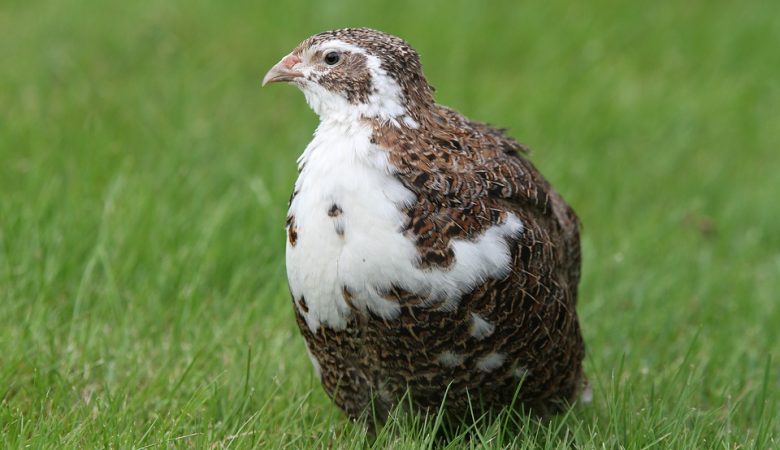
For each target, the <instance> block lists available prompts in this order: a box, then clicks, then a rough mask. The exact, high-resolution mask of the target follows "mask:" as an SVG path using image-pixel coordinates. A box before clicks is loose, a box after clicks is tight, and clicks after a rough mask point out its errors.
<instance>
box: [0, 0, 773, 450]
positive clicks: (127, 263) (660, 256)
mask: <svg viewBox="0 0 780 450" xmlns="http://www.w3.org/2000/svg"><path fill="white" fill-rule="evenodd" d="M630 3H632V2H620V1H606V0H600V1H596V2H579V3H575V2H568V1H557V2H545V3H541V2H540V3H533V4H532V3H530V2H525V3H523V4H516V2H505V3H504V4H501V5H499V4H498V3H495V2H491V3H490V6H488V4H487V2H485V4H482V3H478V2H471V1H465V0H464V1H455V2H450V1H444V0H439V1H432V2H415V1H410V0H401V1H395V2H386V3H385V4H383V5H379V4H377V5H372V6H368V5H366V2H357V1H355V2H349V1H336V0H334V1H329V2H322V3H321V4H319V5H317V6H315V5H314V4H310V5H304V4H294V2H267V4H259V3H258V2H254V1H248V0H243V1H235V2H206V1H203V0H200V1H184V0H176V1H170V2H164V1H154V0H139V1H133V2H96V1H86V0H58V1H54V0H50V1H43V0H30V1H22V0H5V1H3V2H2V3H0V447H3V448H17V447H25V446H29V447H30V448H94V447H113V448H130V447H136V448H141V447H145V448H159V447H194V448H206V447H212V448H222V447H225V448H226V447H232V448H246V447H251V446H263V447H266V446H267V447H288V448H299V447H324V446H333V447H336V448H341V447H356V448H362V447H364V446H370V445H372V444H371V440H370V439H368V438H367V437H366V436H365V434H364V432H363V430H362V428H361V427H358V426H354V425H352V424H350V423H349V422H348V421H346V420H345V419H344V417H343V416H342V415H341V413H340V412H339V411H338V410H337V409H336V408H335V407H334V406H333V405H332V404H330V402H329V401H328V399H327V398H326V396H325V395H324V393H323V392H322V390H321V389H320V387H319V385H318V382H317V380H316V379H315V377H314V375H313V373H312V370H311V368H310V363H309V360H308V358H307V357H306V354H305V351H304V347H303V342H302V339H301V338H300V337H299V335H298V333H297V331H296V327H295V324H294V318H293V314H292V309H291V305H290V302H289V299H288V292H287V287H286V280H285V272H284V262H283V261H284V256H283V253H284V230H283V224H284V217H285V209H286V201H287V198H288V195H289V192H290V188H291V186H292V182H293V180H294V178H295V175H296V172H295V165H294V161H295V159H296V157H297V155H298V154H299V153H300V152H301V150H302V149H303V147H304V146H305V145H306V143H307V142H308V140H309V137H310V134H311V132H312V130H313V129H314V127H315V125H316V118H315V116H314V115H313V114H312V113H311V112H310V111H309V110H308V108H307V106H306V105H305V102H304V100H303V98H302V95H301V94H300V93H299V92H297V91H296V90H295V89H293V88H287V87H283V86H274V87H272V88H268V89H263V90H261V89H260V79H261V77H262V75H263V74H264V72H265V70H266V69H268V68H269V67H270V66H271V65H272V64H273V63H275V62H276V61H277V60H278V59H279V58H280V57H281V56H282V55H284V54H286V53H287V52H288V51H289V50H290V49H291V48H293V47H294V46H295V45H296V44H297V43H298V42H299V41H300V40H302V39H303V38H305V37H307V36H309V35H310V34H313V33H315V32H317V31H321V30H324V29H330V28H336V27H341V26H347V25H352V26H372V27H376V28H380V29H383V30H386V31H389V32H393V33H395V34H398V35H401V36H403V37H405V38H406V39H407V40H409V41H410V42H411V43H412V44H413V45H414V46H415V47H416V48H417V49H418V50H419V51H420V53H421V54H422V58H423V63H424V65H425V68H426V74H427V75H428V78H429V79H430V81H431V82H432V84H434V85H435V86H436V87H437V88H438V91H437V92H438V94H437V95H438V100H439V101H440V102H442V103H444V104H447V105H450V106H453V107H455V108H457V109H459V110H460V111H462V112H464V113H466V114H467V115H469V116H471V117H473V118H476V119H480V120H485V121H489V122H492V123H495V124H499V125H502V126H507V127H510V128H511V130H512V133H513V134H514V135H515V136H517V137H518V138H520V140H521V141H522V142H525V143H527V144H529V145H530V146H531V147H532V148H533V149H534V150H535V151H534V153H533V155H532V159H533V160H534V162H535V163H536V164H537V165H538V166H539V167H540V168H541V170H542V171H543V172H544V173H545V174H546V176H547V177H548V178H549V179H550V180H551V181H552V182H553V183H554V184H555V185H556V187H557V188H558V190H559V191H560V192H561V193H562V194H563V195H564V196H565V197H566V198H567V199H568V200H569V201H570V202H571V203H572V204H573V205H574V207H575V209H576V210H577V211H578V212H579V214H580V216H581V218H582V222H583V223H584V236H583V250H584V273H583V281H582V285H581V296H580V299H581V300H580V305H579V312H580V318H581V323H582V327H583V330H584V334H585V337H586V341H587V344H588V357H587V361H586V369H587V372H588V373H589V375H590V377H591V379H592V381H593V383H594V388H595V399H594V402H593V404H591V405H587V406H584V405H577V406H576V407H574V408H573V410H572V411H571V412H570V413H569V414H567V415H565V416H562V417H558V418H556V419H554V420H553V421H551V422H550V423H537V422H534V421H529V420H528V419H527V418H523V417H519V418H518V417H510V416H508V415H505V416H503V417H501V418H500V419H498V420H496V421H492V422H486V423H484V422H481V423H479V424H477V425H476V426H475V427H474V428H473V429H472V430H470V431H469V432H467V433H464V434H460V435H457V436H455V437H454V438H453V439H452V441H451V442H450V445H451V446H452V447H455V448H459V447H461V446H464V447H472V448H478V447H481V446H482V445H485V446H488V447H494V448H502V447H503V448H505V447H509V446H515V447H528V448H570V446H572V445H574V446H576V447H578V448H595V447H598V448H618V447H625V448H636V449H639V448H649V447H653V446H655V447H658V448H755V449H764V448H770V447H773V446H780V441H779V440H780V420H778V408H779V407H780V369H778V366H779V364H778V361H780V355H778V350H777V349H778V348H780V344H779V343H780V332H779V331H778V330H779V329H780V308H779V307H778V301H780V298H779V297H780V295H779V294H778V293H780V201H778V198H780V177H779V175H778V171H780V156H778V148H780V75H778V74H780V51H778V44H779V43H780V7H778V6H777V4H776V2H774V1H771V0H766V1H760V0H759V1H753V2H736V1H734V2H729V1H718V2H714V1H703V0H702V1H691V2H675V1H661V2H645V3H646V4H645V5H644V6H641V7H640V6H639V4H638V3H637V4H635V5H631V4H630ZM325 5H327V6H325ZM427 420H428V421H427V422H426V421H425V420H424V419H415V418H411V417H408V416H404V415H400V416H398V417H396V418H395V420H394V421H393V422H391V423H390V425H388V427H386V428H385V429H384V430H383V431H382V432H380V434H379V436H378V438H377V440H376V441H375V442H374V443H373V445H374V446H376V447H378V448H381V447H394V448H419V447H422V446H429V445H433V443H434V442H435V441H434V440H433V438H432V431H433V430H434V429H435V428H436V425H435V421H434V420H435V418H429V419H427ZM511 421H519V425H518V424H515V425H511V424H510V423H508V422H511ZM510 425H511V426H510ZM512 430H514V431H512ZM440 444H441V442H440Z"/></svg>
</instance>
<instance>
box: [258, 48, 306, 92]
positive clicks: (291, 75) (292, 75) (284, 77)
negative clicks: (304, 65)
mask: <svg viewBox="0 0 780 450" xmlns="http://www.w3.org/2000/svg"><path fill="white" fill-rule="evenodd" d="M300 62H301V58H299V57H298V56H296V55H293V54H292V53H291V54H289V55H287V56H285V57H284V58H282V60H281V61H279V62H278V63H276V65H275V66H273V67H271V70H269V71H268V73H267V74H265V77H263V86H265V85H266V84H268V83H276V82H279V81H293V80H295V79H296V78H300V77H302V76H303V73H301V72H299V71H297V70H294V67H295V65H296V64H299V63H300Z"/></svg>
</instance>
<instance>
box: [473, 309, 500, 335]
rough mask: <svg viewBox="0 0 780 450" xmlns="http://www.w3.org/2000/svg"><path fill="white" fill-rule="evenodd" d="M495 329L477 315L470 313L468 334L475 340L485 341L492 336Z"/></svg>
mask: <svg viewBox="0 0 780 450" xmlns="http://www.w3.org/2000/svg"><path fill="white" fill-rule="evenodd" d="M495 329H496V327H495V325H493V324H492V323H490V322H488V321H487V320H485V319H484V318H482V316H480V315H479V314H475V313H471V329H470V330H469V332H470V333H471V336H473V337H474V338H475V339H485V338H486V337H488V336H490V335H491V334H493V331H495Z"/></svg>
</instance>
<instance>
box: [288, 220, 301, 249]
mask: <svg viewBox="0 0 780 450" xmlns="http://www.w3.org/2000/svg"><path fill="white" fill-rule="evenodd" d="M287 240H288V241H290V245H291V246H293V247H295V243H296V242H298V227H297V226H295V216H289V217H288V218H287Z"/></svg>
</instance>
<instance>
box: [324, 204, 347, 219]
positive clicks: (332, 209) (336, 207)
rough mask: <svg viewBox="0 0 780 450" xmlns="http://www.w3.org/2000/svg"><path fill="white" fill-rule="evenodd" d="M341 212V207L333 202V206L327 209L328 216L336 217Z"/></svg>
mask: <svg viewBox="0 0 780 450" xmlns="http://www.w3.org/2000/svg"><path fill="white" fill-rule="evenodd" d="M342 212H344V211H342V210H341V207H340V206H339V205H337V204H335V203H334V204H333V206H331V207H330V209H329V210H328V216H330V217H337V216H339V215H341V213H342Z"/></svg>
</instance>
